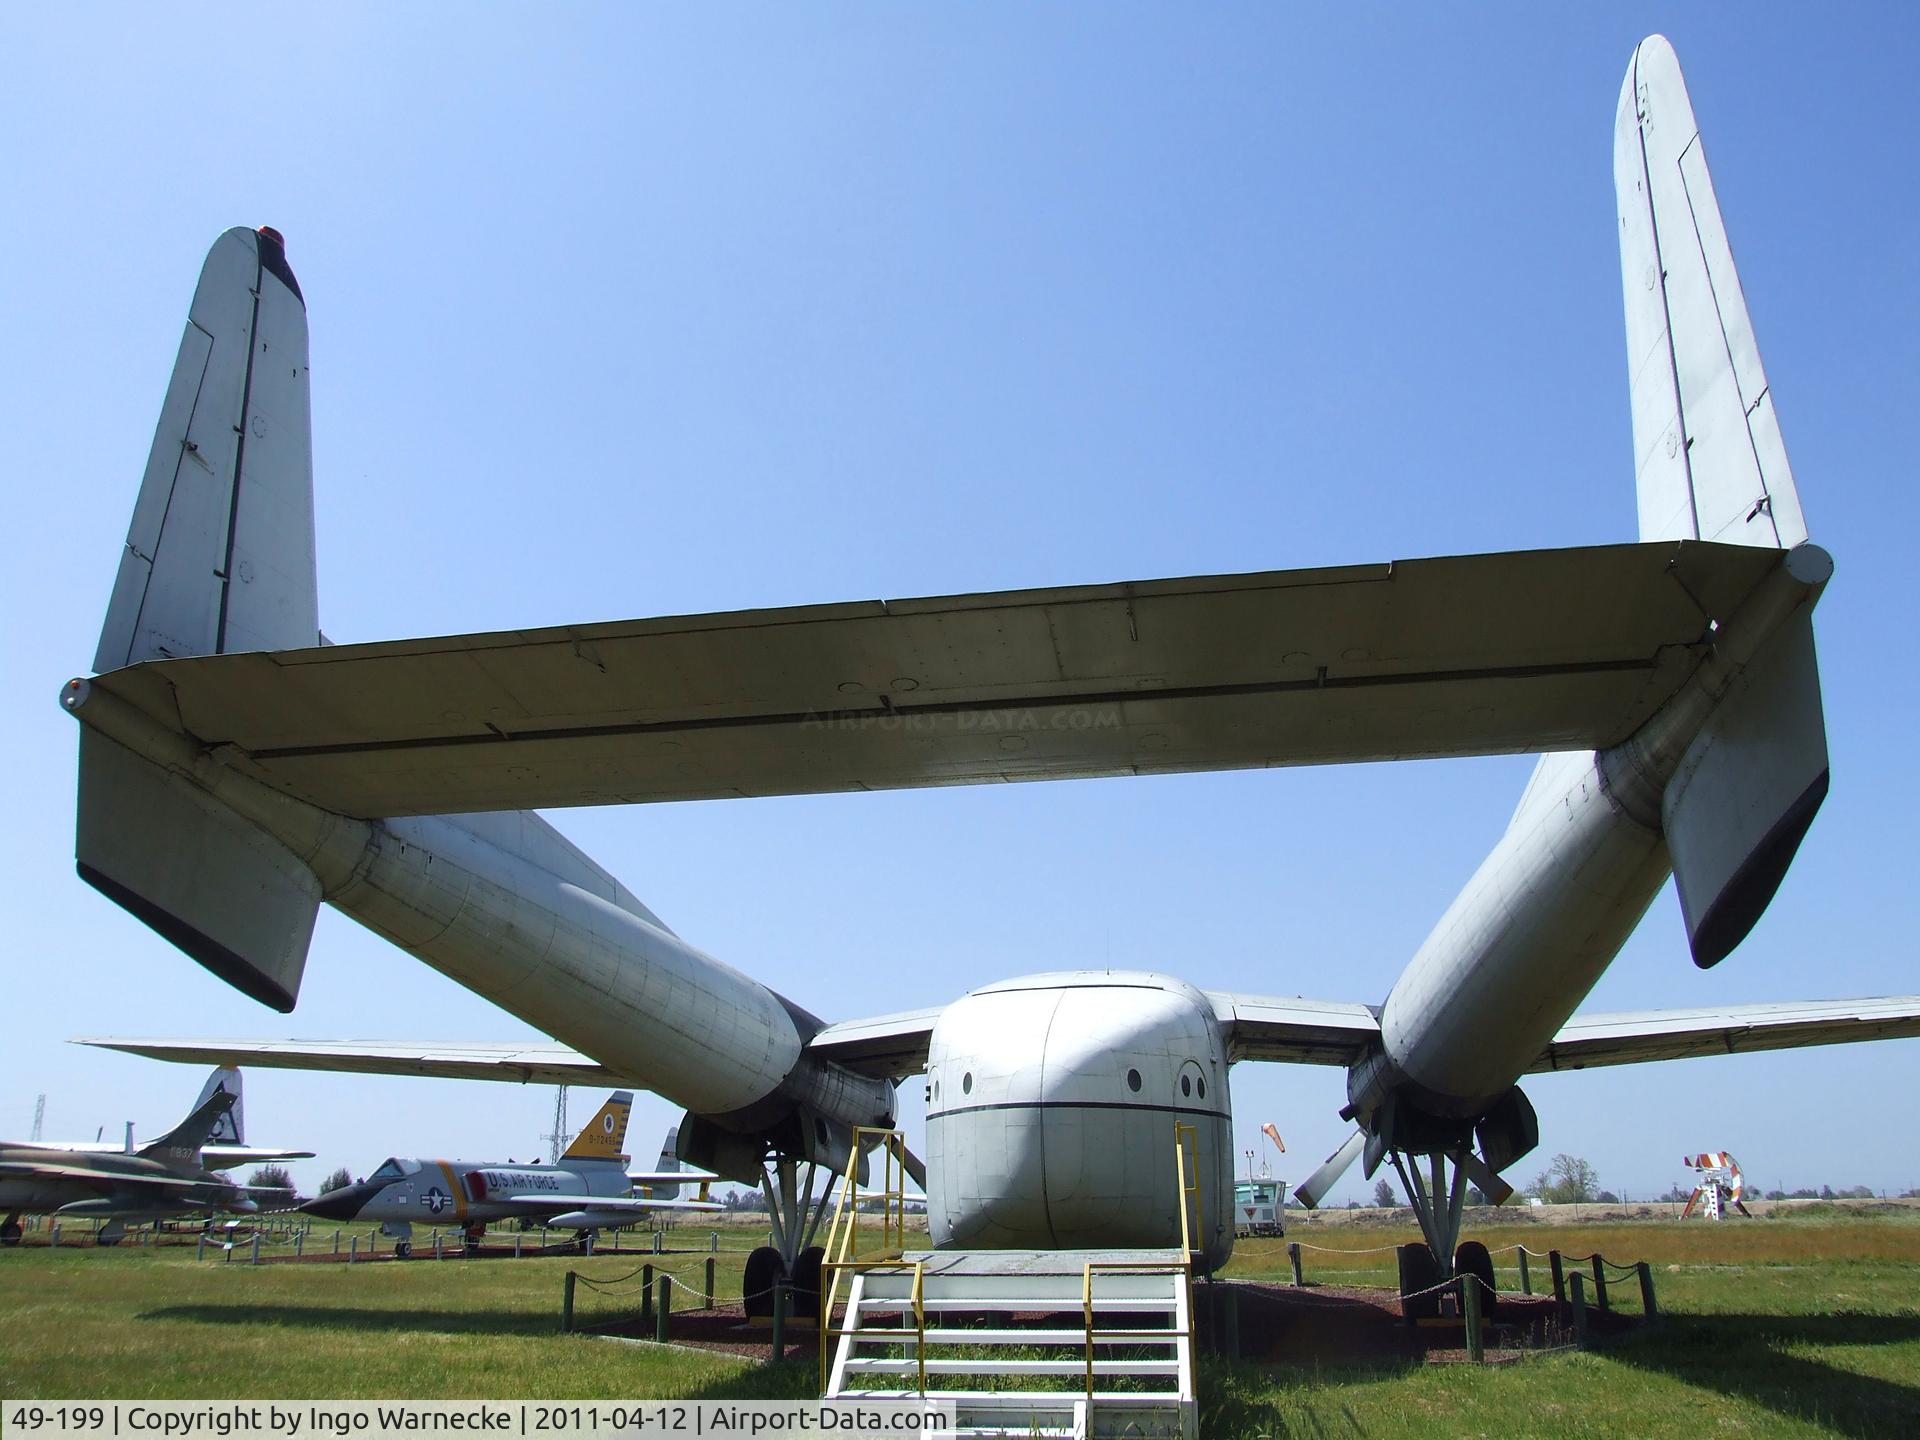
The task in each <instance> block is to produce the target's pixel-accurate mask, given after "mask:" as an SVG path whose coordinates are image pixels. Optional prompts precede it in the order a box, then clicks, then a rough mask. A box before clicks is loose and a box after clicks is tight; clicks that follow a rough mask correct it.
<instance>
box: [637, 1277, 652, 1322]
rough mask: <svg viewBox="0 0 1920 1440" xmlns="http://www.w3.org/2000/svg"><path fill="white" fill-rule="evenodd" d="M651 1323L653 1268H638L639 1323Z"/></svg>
mask: <svg viewBox="0 0 1920 1440" xmlns="http://www.w3.org/2000/svg"><path fill="white" fill-rule="evenodd" d="M652 1322H653V1266H651V1265H642V1266H641V1267H640V1323H641V1324H642V1325H648V1324H651V1323H652Z"/></svg>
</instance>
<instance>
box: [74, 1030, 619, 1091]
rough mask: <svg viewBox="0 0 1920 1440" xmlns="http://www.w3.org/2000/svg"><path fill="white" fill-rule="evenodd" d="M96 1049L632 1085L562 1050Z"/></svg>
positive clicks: (214, 1060) (196, 1059)
mask: <svg viewBox="0 0 1920 1440" xmlns="http://www.w3.org/2000/svg"><path fill="white" fill-rule="evenodd" d="M74 1043H75V1044H77V1045H97V1046H99V1047H100V1048H101V1049H103V1050H120V1051H124V1052H125V1053H126V1054H129V1055H145V1056H146V1057H147V1058H149V1059H151V1060H173V1061H177V1062H180V1063H182V1064H197V1065H208V1064H211V1065H253V1066H259V1067H264V1068H267V1069H275V1070H330V1071H335V1072H340V1073H345V1074H350V1075H415V1076H423V1077H426V1078H429V1079H438V1080H503V1081H509V1082H512V1083H514V1084H519V1085H618V1084H623V1083H625V1084H631V1083H634V1082H632V1081H630V1080H628V1079H627V1078H626V1077H625V1076H621V1075H617V1074H615V1073H614V1072H613V1071H611V1070H608V1069H607V1068H606V1067H604V1066H603V1065H601V1064H600V1063H599V1062H598V1061H597V1060H592V1059H589V1058H588V1057H587V1056H585V1055H582V1054H581V1053H580V1052H579V1051H578V1050H571V1049H569V1048H567V1047H566V1046H565V1045H554V1044H540V1043H537V1042H536V1043H534V1044H520V1045H492V1044H487V1043H485V1042H482V1043H478V1044H470V1045H469V1044H448V1043H443V1042H438V1041H422V1042H414V1043H409V1042H407V1041H404V1040H115V1039H106V1038H86V1037H82V1038H76V1039H75V1041H74Z"/></svg>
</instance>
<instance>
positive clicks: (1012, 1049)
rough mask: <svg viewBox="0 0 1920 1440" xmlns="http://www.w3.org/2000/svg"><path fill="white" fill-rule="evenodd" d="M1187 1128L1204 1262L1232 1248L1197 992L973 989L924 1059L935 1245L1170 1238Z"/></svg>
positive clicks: (1219, 1121) (1157, 1242)
mask: <svg viewBox="0 0 1920 1440" xmlns="http://www.w3.org/2000/svg"><path fill="white" fill-rule="evenodd" d="M1177 1123H1185V1124H1191V1125H1192V1126H1193V1127H1194V1129H1195V1139H1196V1141H1197V1152H1198V1175H1199V1188H1200V1196H1199V1207H1198V1213H1197V1216H1195V1215H1194V1212H1192V1211H1190V1212H1189V1216H1190V1221H1191V1222H1192V1223H1194V1224H1197V1226H1198V1231H1199V1233H1197V1234H1193V1235H1192V1236H1191V1243H1192V1244H1193V1247H1194V1248H1195V1249H1196V1250H1198V1251H1200V1252H1201V1253H1202V1261H1201V1263H1202V1264H1203V1266H1204V1267H1205V1268H1207V1269H1217V1268H1218V1267H1219V1266H1220V1265H1222V1264H1224V1263H1225V1261H1226V1259H1227V1257H1228V1255H1229V1254H1231V1253H1232V1250H1233V1173H1232V1166H1233V1112H1232V1105H1231V1102H1230V1100H1229V1098H1228V1090H1227V1055H1226V1045H1225V1042H1224V1038H1223V1036H1222V1033H1221V1029H1220V1025H1219V1022H1218V1021H1217V1020H1216V1019H1215V1018H1214V1014H1213V1009H1212V1006H1211V1005H1209V1004H1208V1002H1207V999H1206V997H1205V996H1204V995H1202V994H1201V993H1200V992H1199V991H1198V990H1196V989H1194V988H1193V987H1192V986H1191V985H1188V984H1186V983H1185V982H1184V981H1180V980H1174V979H1170V978H1168V977H1166V976H1164V975H1150V974H1142V973H1132V972H1125V971H1097V970H1095V971H1077V972H1069V973H1062V974H1051V975H1032V976H1026V977H1023V978H1021V979H1018V980H1010V981H1006V982H1004V983H1002V984H998V985H989V986H986V987H984V988H982V989H979V990H975V991H973V992H972V993H971V994H968V995H966V996H964V997H962V998H961V999H960V1000H959V1001H957V1002H955V1003H954V1004H952V1005H949V1006H948V1007H947V1008H946V1010H945V1011H943V1012H942V1014H941V1016H940V1019H939V1021H938V1022H937V1023H936V1024H935V1026H934V1029H933V1035H932V1039H931V1043H930V1045H929V1048H928V1056H927V1176H928V1187H929V1188H928V1195H927V1216H928V1225H929V1228H930V1230H931V1232H932V1236H933V1243H934V1244H935V1245H936V1246H940V1247H945V1248H968V1247H971V1248H980V1249H1057V1248H1073V1249H1096V1248H1107V1247H1111V1248H1116V1249H1118V1248H1134V1247H1141V1248H1145V1247H1177V1246H1178V1245H1179V1244H1180V1243H1181V1227H1180V1207H1181V1203H1182V1199H1181V1191H1180V1186H1179V1178H1178V1171H1177V1169H1176V1165H1175V1153H1174V1126H1175V1125H1176V1124H1177Z"/></svg>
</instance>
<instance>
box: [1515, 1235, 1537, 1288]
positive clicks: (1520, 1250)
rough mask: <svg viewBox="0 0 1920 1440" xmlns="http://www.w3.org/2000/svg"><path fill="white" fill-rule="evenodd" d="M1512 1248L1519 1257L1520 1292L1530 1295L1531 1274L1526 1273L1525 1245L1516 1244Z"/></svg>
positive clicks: (1531, 1286) (1531, 1285)
mask: <svg viewBox="0 0 1920 1440" xmlns="http://www.w3.org/2000/svg"><path fill="white" fill-rule="evenodd" d="M1513 1249H1514V1253H1515V1254H1517V1255H1518V1256H1519V1257H1520V1293H1521V1294H1522V1295H1531V1294H1532V1293H1533V1276H1531V1275H1529V1274H1528V1273H1527V1247H1526V1246H1524V1245H1516V1246H1514V1247H1513Z"/></svg>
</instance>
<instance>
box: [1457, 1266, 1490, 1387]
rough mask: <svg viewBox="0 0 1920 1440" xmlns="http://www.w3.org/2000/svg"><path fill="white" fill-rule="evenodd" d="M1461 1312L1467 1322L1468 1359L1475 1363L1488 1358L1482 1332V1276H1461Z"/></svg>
mask: <svg viewBox="0 0 1920 1440" xmlns="http://www.w3.org/2000/svg"><path fill="white" fill-rule="evenodd" d="M1460 1313H1461V1315H1462V1316H1463V1317H1464V1318H1465V1319H1466V1322H1467V1359H1469V1360H1470V1361H1472V1362H1473V1363H1474V1364H1475V1365H1478V1364H1480V1363H1481V1362H1483V1361H1484V1360H1485V1359H1486V1358H1487V1347H1486V1340H1485V1337H1484V1336H1482V1334H1481V1333H1480V1277H1479V1276H1478V1275H1462V1276H1461V1277H1460Z"/></svg>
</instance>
